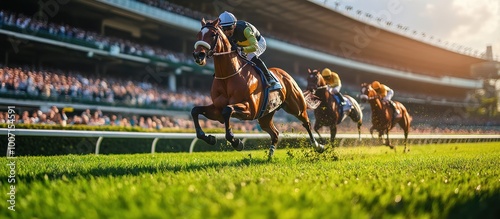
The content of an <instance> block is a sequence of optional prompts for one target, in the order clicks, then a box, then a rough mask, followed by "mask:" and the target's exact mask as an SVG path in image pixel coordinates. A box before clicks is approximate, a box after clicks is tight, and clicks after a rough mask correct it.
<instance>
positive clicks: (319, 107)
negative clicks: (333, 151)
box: [304, 70, 363, 143]
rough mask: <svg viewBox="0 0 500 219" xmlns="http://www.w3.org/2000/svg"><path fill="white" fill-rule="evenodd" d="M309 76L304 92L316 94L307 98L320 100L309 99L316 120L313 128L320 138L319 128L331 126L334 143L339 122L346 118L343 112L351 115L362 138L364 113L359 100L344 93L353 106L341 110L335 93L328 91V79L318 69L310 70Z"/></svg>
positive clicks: (359, 138)
mask: <svg viewBox="0 0 500 219" xmlns="http://www.w3.org/2000/svg"><path fill="white" fill-rule="evenodd" d="M308 71H309V77H307V88H306V91H305V92H304V93H306V92H307V93H306V96H307V95H314V97H310V98H306V99H310V100H312V99H313V98H314V99H317V100H319V104H314V103H313V102H314V101H307V102H308V105H309V108H311V109H313V110H314V116H315V118H316V122H315V123H314V126H313V129H314V131H315V132H316V133H318V136H319V138H320V139H321V135H320V133H319V129H320V128H321V127H323V126H326V127H330V142H332V143H333V140H334V139H335V135H336V134H337V124H339V123H340V122H342V121H343V119H344V118H345V117H344V115H343V114H345V115H347V116H349V117H350V118H351V120H352V121H353V122H355V123H356V124H357V126H358V140H361V125H362V124H363V113H362V111H361V107H360V106H359V104H358V102H357V101H356V100H355V99H354V98H352V97H351V96H349V95H344V97H345V99H346V100H348V101H350V103H351V105H352V108H351V109H350V111H349V112H343V110H339V109H340V107H342V106H341V105H340V104H339V103H338V102H337V101H335V98H334V97H333V95H332V94H331V93H330V92H329V91H328V89H327V85H326V81H325V79H324V78H323V76H322V75H321V74H320V72H319V71H318V70H312V71H311V70H308Z"/></svg>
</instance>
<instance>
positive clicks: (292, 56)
mask: <svg viewBox="0 0 500 219" xmlns="http://www.w3.org/2000/svg"><path fill="white" fill-rule="evenodd" d="M21 2H23V1H21ZM21 2H15V3H14V2H8V3H5V4H4V6H2V7H3V8H2V21H3V23H2V29H1V31H2V34H1V37H2V48H4V49H3V51H2V53H1V54H0V56H1V60H3V61H2V62H3V64H2V66H3V69H4V71H3V78H2V80H3V81H2V82H3V84H4V85H3V86H2V89H1V90H2V103H4V105H5V106H7V105H9V104H10V105H16V106H18V110H19V111H20V112H19V114H20V116H22V115H23V112H25V111H26V114H28V117H32V115H33V114H40V115H43V114H47V116H50V115H48V113H49V111H50V108H51V107H52V106H56V107H58V108H59V109H62V108H68V109H72V110H73V111H72V112H67V114H66V116H67V117H68V121H66V122H67V123H69V124H80V123H84V124H87V123H95V124H101V123H106V124H110V123H111V122H110V120H113V121H116V122H115V123H119V120H123V118H126V119H127V120H128V123H132V124H131V125H132V126H133V125H135V124H138V123H141V124H144V123H148V120H150V121H149V123H150V125H146V124H144V125H143V126H144V127H147V126H149V127H151V124H160V123H161V125H157V126H161V127H168V126H171V125H174V124H173V123H180V124H175V125H178V126H184V127H185V128H190V127H189V123H190V122H189V121H185V122H184V121H182V119H188V118H189V114H188V112H189V110H190V108H191V107H192V106H194V105H206V104H207V103H210V100H209V97H208V91H209V89H210V86H211V83H208V81H211V80H212V74H213V66H210V65H209V66H206V67H200V66H198V65H196V64H194V62H193V61H192V58H191V55H190V54H191V52H192V45H193V44H194V41H195V39H194V35H195V33H196V31H197V30H198V29H199V26H200V25H199V21H200V20H201V18H206V19H214V18H216V17H217V16H218V13H219V12H218V11H220V10H221V9H222V8H223V7H228V9H231V10H232V11H233V12H234V13H235V14H238V15H239V17H241V18H242V19H247V18H248V19H251V20H252V23H253V24H254V25H255V26H258V27H259V29H260V31H261V32H262V33H263V34H264V35H265V36H266V37H267V38H268V41H269V43H268V44H269V48H268V51H267V52H266V53H265V54H264V55H263V57H262V58H263V60H265V62H267V65H268V66H276V67H280V68H283V69H285V70H287V71H289V72H290V73H291V74H292V76H293V77H294V78H295V79H296V81H297V82H298V83H299V85H300V86H301V87H305V84H306V81H305V76H306V75H307V69H323V68H325V67H329V68H332V69H333V70H334V71H336V72H338V73H339V75H340V76H341V78H342V81H343V84H344V89H343V92H344V93H347V94H351V95H353V96H356V95H358V94H359V85H360V84H361V83H363V82H371V81H374V80H381V82H383V83H384V84H388V85H390V87H391V88H393V89H394V90H395V91H396V93H397V95H396V97H395V99H396V100H398V101H401V102H402V103H404V104H406V105H408V106H407V107H408V108H409V109H410V112H411V115H412V117H413V118H414V120H413V121H414V124H415V127H421V128H422V129H424V130H425V129H429V128H430V129H434V128H437V129H449V128H450V127H451V128H452V129H454V128H458V129H460V132H463V131H464V130H465V131H467V129H469V128H471V129H473V130H474V131H475V132H477V131H481V130H486V131H489V132H495V131H496V132H497V133H498V125H499V124H498V122H499V120H498V109H499V107H498V101H497V99H498V90H495V87H494V85H493V86H492V85H490V83H489V81H495V80H496V78H498V72H496V69H495V67H496V68H498V62H497V61H495V60H494V59H493V57H494V56H493V54H492V52H491V47H490V48H488V50H487V51H486V52H484V53H478V52H476V53H474V54H473V53H472V51H468V52H469V54H467V53H466V52H464V51H462V52H457V51H452V50H450V49H447V48H441V47H438V46H435V45H431V44H428V43H425V42H422V41H419V40H417V39H413V38H410V37H408V36H404V35H402V34H400V33H397V32H396V33H395V32H393V31H389V30H386V29H383V28H380V27H377V26H373V25H372V24H370V23H369V22H363V21H360V20H356V19H353V18H351V17H349V16H347V15H346V14H345V13H346V12H345V11H341V10H337V11H336V10H333V9H330V8H326V7H324V6H322V5H321V4H316V3H314V2H308V1H304V2H302V1H276V2H273V3H267V2H264V1H254V2H253V3H245V4H241V2H240V3H238V2H235V3H231V4H228V3H223V2H215V3H214V2H206V3H202V4H199V3H188V2H184V1H169V2H163V1H159V2H157V1H130V2H128V1H68V2H66V1H62V2H61V3H60V2H59V1H47V2H45V3H40V4H35V3H32V2H30V1H27V3H26V4H24V3H21ZM42 2H43V1H42ZM339 7H345V8H347V9H345V10H346V11H347V10H348V9H349V6H339ZM251 8H258V9H259V10H256V11H255V10H251ZM81 9H83V10H85V12H86V13H81V12H78V10H81ZM297 11H299V12H297ZM311 11H314V13H315V16H310V15H309V14H310V13H308V12H311ZM278 12H279V13H278ZM358 13H359V12H358ZM277 14H280V19H279V21H280V22H279V23H276V22H275V21H277V17H276V15H277ZM292 15H293V16H292ZM367 16H371V15H367ZM287 17H289V19H288V18H287ZM380 22H383V21H380ZM380 22H379V23H380ZM401 28H403V29H404V27H401ZM302 33H308V34H302ZM339 33H341V34H339ZM387 48H391V49H387ZM495 63H496V64H495ZM479 65H481V66H484V67H481V66H479ZM473 66H478V67H480V68H475V69H476V71H474V72H472V71H471V69H472V67H473ZM7 69H19V70H20V72H19V74H21V75H20V76H19V77H21V78H22V77H25V78H24V79H23V80H31V79H29V78H32V77H33V78H36V77H43V78H44V80H43V81H37V83H36V85H30V87H28V86H27V83H26V81H21V82H19V85H15V83H13V81H12V82H10V83H9V81H8V76H7V75H8V74H12V73H8V70H7ZM15 74H18V73H15ZM50 80H52V81H54V80H56V81H57V83H51V82H50ZM89 82H90V83H89ZM422 88H425V89H422ZM130 107H132V108H134V110H133V112H136V115H132V113H130V112H131V111H130ZM87 109H90V110H91V111H92V112H89V113H86V116H84V118H82V117H81V115H83V114H85V113H84V112H85V111H86V110H87ZM38 110H39V111H38ZM94 111H99V112H98V114H99V115H98V117H100V118H99V119H97V120H99V121H96V122H94V120H92V121H90V120H91V117H92V115H90V114H91V113H92V114H93V113H94ZM365 111H366V113H368V114H369V113H370V112H369V110H366V109H365ZM40 115H39V116H40ZM281 116H282V117H284V115H281ZM44 117H46V116H44ZM141 117H142V118H143V119H142V120H144V121H143V122H140V121H138V119H137V118H141ZM465 117H466V118H468V119H466V120H464V119H463V118H465ZM174 118H179V119H174ZM369 118H370V117H369V116H365V120H366V121H365V122H364V123H365V124H369ZM19 119H22V118H19ZM32 120H33V119H32ZM35 120H36V119H35ZM151 120H153V121H151ZM173 120H178V121H180V122H177V121H173ZM282 120H283V121H292V120H293V119H292V120H290V119H287V118H282ZM313 120H314V118H313ZM443 120H444V121H443ZM42 123H43V122H42ZM48 123H53V121H50V119H49V121H48ZM55 123H59V121H56V122H55ZM125 123H126V122H125ZM213 125H214V126H217V125H218V124H217V123H214V124H213ZM442 125H444V126H446V127H443V126H442ZM186 126H187V127H186ZM345 126H346V127H345V128H346V129H347V130H348V129H350V127H351V125H349V124H346V125H345Z"/></svg>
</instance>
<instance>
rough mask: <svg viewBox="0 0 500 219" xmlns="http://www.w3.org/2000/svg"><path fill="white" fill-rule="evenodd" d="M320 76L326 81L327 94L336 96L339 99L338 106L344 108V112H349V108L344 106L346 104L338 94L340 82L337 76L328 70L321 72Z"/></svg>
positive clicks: (340, 86)
mask: <svg viewBox="0 0 500 219" xmlns="http://www.w3.org/2000/svg"><path fill="white" fill-rule="evenodd" d="M321 75H322V76H323V78H324V79H325V81H326V85H327V89H328V92H330V93H331V94H333V95H335V96H337V97H338V99H339V104H340V105H342V106H344V108H345V109H346V110H349V108H350V106H346V105H347V104H346V102H345V99H344V96H342V94H341V93H340V89H341V88H342V82H341V81H340V77H339V75H338V74H337V73H335V72H332V71H331V70H330V69H329V68H325V69H323V71H321ZM346 110H344V111H346Z"/></svg>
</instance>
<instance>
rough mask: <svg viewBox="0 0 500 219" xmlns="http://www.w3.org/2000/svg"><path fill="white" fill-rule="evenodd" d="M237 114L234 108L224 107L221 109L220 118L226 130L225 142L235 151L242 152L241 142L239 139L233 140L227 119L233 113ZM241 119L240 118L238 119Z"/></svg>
mask: <svg viewBox="0 0 500 219" xmlns="http://www.w3.org/2000/svg"><path fill="white" fill-rule="evenodd" d="M235 112H237V111H236V110H235V107H234V106H226V107H224V109H222V118H223V119H224V124H225V128H226V140H227V141H229V143H231V146H233V148H234V149H235V150H237V151H241V150H243V142H242V141H241V140H240V139H237V138H234V134H233V131H232V130H231V124H230V123H229V119H231V116H232V115H233V113H235ZM238 112H239V111H238ZM238 118H241V117H238Z"/></svg>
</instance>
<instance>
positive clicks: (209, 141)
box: [206, 135, 217, 145]
mask: <svg viewBox="0 0 500 219" xmlns="http://www.w3.org/2000/svg"><path fill="white" fill-rule="evenodd" d="M207 138H208V139H207V141H206V142H207V143H208V144H210V145H215V143H217V139H216V138H215V136H213V135H209V136H207Z"/></svg>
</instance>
